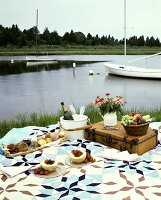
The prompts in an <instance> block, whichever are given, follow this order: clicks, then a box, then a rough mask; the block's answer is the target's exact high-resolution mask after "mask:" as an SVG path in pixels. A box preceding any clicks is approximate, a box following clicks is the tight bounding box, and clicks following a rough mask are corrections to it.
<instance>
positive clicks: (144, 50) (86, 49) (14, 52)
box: [0, 45, 161, 56]
mask: <svg viewBox="0 0 161 200" xmlns="http://www.w3.org/2000/svg"><path fill="white" fill-rule="evenodd" d="M160 51H161V47H146V46H145V47H137V46H136V47H130V46H127V54H128V55H148V54H154V53H157V52H160ZM47 53H48V55H122V54H123V53H124V46H123V45H118V46H107V45H106V46H105V45H97V46H85V45H63V46H62V45H41V46H38V48H36V47H31V48H29V47H22V48H19V47H7V48H0V55H1V56H23V55H34V54H39V55H46V54H47Z"/></svg>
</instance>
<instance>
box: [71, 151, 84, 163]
mask: <svg viewBox="0 0 161 200" xmlns="http://www.w3.org/2000/svg"><path fill="white" fill-rule="evenodd" d="M69 156H70V159H71V161H72V162H73V163H78V164H79V163H83V162H84V160H85V159H86V152H85V151H84V150H72V152H71V153H70V155H69Z"/></svg>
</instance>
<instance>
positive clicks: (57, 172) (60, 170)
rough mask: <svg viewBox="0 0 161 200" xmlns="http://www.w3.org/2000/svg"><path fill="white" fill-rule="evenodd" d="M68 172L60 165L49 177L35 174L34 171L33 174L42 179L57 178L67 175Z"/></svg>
mask: <svg viewBox="0 0 161 200" xmlns="http://www.w3.org/2000/svg"><path fill="white" fill-rule="evenodd" d="M66 170H67V169H66V168H65V166H62V165H58V166H57V168H56V169H55V171H54V172H51V173H49V174H48V175H40V174H34V170H33V174H34V175H35V176H37V177H40V178H56V177H58V176H61V175H63V174H65V172H66Z"/></svg>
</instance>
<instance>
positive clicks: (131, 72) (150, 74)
mask: <svg viewBox="0 0 161 200" xmlns="http://www.w3.org/2000/svg"><path fill="white" fill-rule="evenodd" d="M104 65H105V67H106V69H107V71H108V74H113V75H117V76H126V77H134V78H150V79H155V78H156V79H161V70H160V69H148V68H141V67H133V66H128V65H126V66H125V65H118V64H109V63H104Z"/></svg>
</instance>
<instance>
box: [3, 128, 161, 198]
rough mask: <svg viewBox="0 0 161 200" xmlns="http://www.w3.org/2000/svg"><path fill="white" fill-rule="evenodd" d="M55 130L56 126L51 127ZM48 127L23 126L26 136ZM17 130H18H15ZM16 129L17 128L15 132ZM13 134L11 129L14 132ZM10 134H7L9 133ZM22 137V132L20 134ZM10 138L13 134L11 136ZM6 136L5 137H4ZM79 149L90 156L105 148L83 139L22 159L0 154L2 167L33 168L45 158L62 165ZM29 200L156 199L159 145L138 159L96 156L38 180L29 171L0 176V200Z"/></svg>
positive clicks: (160, 178)
mask: <svg viewBox="0 0 161 200" xmlns="http://www.w3.org/2000/svg"><path fill="white" fill-rule="evenodd" d="M51 127H52V128H53V127H55V128H57V125H52V126H51ZM48 128H49V127H44V128H42V127H25V128H24V129H21V132H23V131H24V132H26V135H30V134H32V133H34V131H35V129H37V130H36V131H38V132H39V133H40V132H41V131H42V133H43V131H44V130H47V129H48ZM17 130H18V129H17ZM19 130H20V129H19ZM14 132H15V130H14ZM11 133H13V132H12V131H10V134H11ZM23 134H24V133H23ZM11 135H12V136H14V134H11ZM6 137H7V136H6ZM77 147H81V148H83V149H84V150H85V151H86V152H89V153H91V155H93V156H94V157H97V155H98V154H100V153H101V152H103V151H105V150H106V149H109V147H106V146H104V145H101V144H99V143H96V142H91V141H88V140H85V139H79V140H73V141H66V142H64V143H62V144H60V145H59V146H50V147H49V148H46V149H43V150H41V151H36V152H33V153H31V154H28V155H25V156H17V157H14V158H10V157H8V158H6V157H5V156H4V155H2V154H1V155H0V163H1V165H2V166H4V167H5V166H30V165H31V166H33V165H36V164H39V163H40V161H41V160H44V159H46V158H50V159H55V160H58V161H60V162H62V163H64V164H65V160H66V157H67V156H68V155H69V153H70V152H71V151H72V150H73V149H75V148H77ZM17 198H18V199H28V200H30V199H32V200H40V199H47V200H58V199H60V200H87V199H88V200H90V199H91V200H107V199H111V200H122V199H124V200H125V199H126V200H136V199H137V200H145V199H146V200H148V199H149V200H159V199H161V145H160V144H159V145H158V146H157V147H156V149H154V150H152V151H149V152H147V153H146V154H144V155H143V156H140V157H139V159H138V160H136V161H133V162H129V161H127V160H126V158H125V160H111V159H108V158H100V157H97V159H96V162H94V163H89V164H87V165H84V166H82V167H77V168H76V167H69V166H68V167H67V172H66V173H65V174H63V175H61V176H59V177H56V178H49V179H47V178H39V177H36V176H35V175H34V174H33V170H27V171H25V172H22V173H20V174H18V175H16V176H13V177H6V176H4V175H3V174H0V199H5V200H7V199H11V200H12V199H17Z"/></svg>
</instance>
